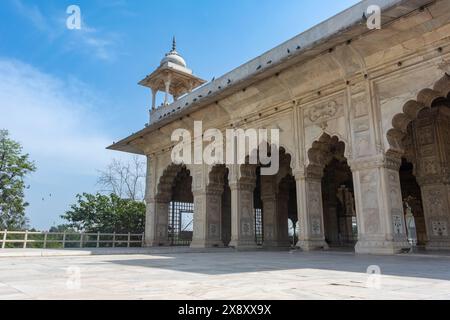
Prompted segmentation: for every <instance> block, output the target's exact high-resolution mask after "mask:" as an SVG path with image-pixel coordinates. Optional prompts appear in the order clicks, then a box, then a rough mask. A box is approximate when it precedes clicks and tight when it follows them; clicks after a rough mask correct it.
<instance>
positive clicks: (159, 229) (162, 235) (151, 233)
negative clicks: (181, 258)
mask: <svg viewBox="0 0 450 320" xmlns="http://www.w3.org/2000/svg"><path fill="white" fill-rule="evenodd" d="M146 203H147V206H146V219H145V246H146V247H158V246H166V245H169V235H168V226H169V221H168V220H169V201H164V200H156V199H150V200H147V201H146Z"/></svg>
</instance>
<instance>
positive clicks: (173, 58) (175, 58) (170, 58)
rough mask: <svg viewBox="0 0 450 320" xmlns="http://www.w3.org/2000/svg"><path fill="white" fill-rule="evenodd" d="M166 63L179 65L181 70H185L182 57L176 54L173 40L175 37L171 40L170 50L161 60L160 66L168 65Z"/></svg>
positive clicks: (175, 45) (184, 62)
mask: <svg viewBox="0 0 450 320" xmlns="http://www.w3.org/2000/svg"><path fill="white" fill-rule="evenodd" d="M168 62H172V63H174V64H176V65H179V66H181V67H183V68H186V67H187V65H186V61H185V60H184V59H183V57H182V56H181V55H180V54H179V53H178V52H177V43H176V40H175V37H174V38H173V42H172V50H171V51H170V52H168V53H166V56H165V57H164V59H162V60H161V64H160V65H161V66H162V65H164V64H166V63H168Z"/></svg>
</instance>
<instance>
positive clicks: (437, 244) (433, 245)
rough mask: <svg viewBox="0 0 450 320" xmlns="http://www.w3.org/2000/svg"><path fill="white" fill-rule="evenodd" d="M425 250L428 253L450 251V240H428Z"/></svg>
mask: <svg viewBox="0 0 450 320" xmlns="http://www.w3.org/2000/svg"><path fill="white" fill-rule="evenodd" d="M425 249H426V250H429V251H439V250H442V251H448V250H450V240H444V241H442V240H441V241H439V240H429V241H428V242H427V244H426V245H425Z"/></svg>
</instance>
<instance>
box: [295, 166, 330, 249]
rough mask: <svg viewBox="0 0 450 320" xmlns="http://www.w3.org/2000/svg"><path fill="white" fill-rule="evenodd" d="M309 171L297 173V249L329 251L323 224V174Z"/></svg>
mask: <svg viewBox="0 0 450 320" xmlns="http://www.w3.org/2000/svg"><path fill="white" fill-rule="evenodd" d="M308 171H310V172H308V173H306V172H297V173H295V181H296V190H297V208H298V221H299V225H300V230H299V240H298V243H297V247H300V248H301V249H302V250H304V251H311V250H316V249H328V245H327V243H326V242H325V233H324V223H323V204H322V184H321V173H319V172H320V170H308ZM312 171H316V174H314V173H313V172H312Z"/></svg>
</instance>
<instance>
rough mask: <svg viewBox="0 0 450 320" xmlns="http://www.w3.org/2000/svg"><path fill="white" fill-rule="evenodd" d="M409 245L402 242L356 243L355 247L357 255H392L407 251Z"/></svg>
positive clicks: (372, 241) (373, 241) (374, 241)
mask: <svg viewBox="0 0 450 320" xmlns="http://www.w3.org/2000/svg"><path fill="white" fill-rule="evenodd" d="M410 249H411V245H410V244H409V242H407V241H406V242H404V241H376V240H371V241H362V240H360V241H358V242H357V243H356V246H355V252H356V253H357V254H374V255H393V254H397V253H401V252H405V251H409V250H410Z"/></svg>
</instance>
